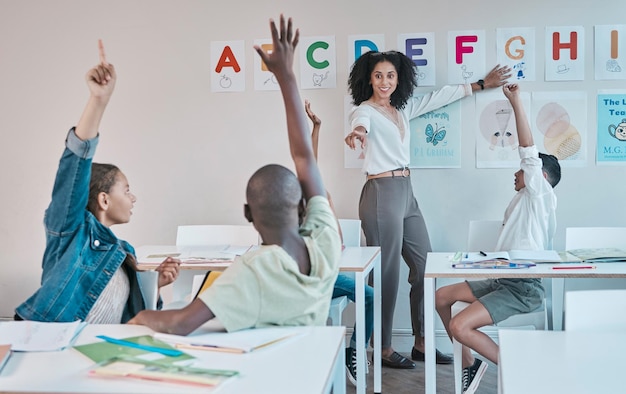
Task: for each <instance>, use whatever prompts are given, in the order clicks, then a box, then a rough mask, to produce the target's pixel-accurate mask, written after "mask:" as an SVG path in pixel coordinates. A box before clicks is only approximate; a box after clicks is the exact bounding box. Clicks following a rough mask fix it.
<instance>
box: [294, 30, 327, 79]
mask: <svg viewBox="0 0 626 394" xmlns="http://www.w3.org/2000/svg"><path fill="white" fill-rule="evenodd" d="M298 45H299V46H300V88H301V89H333V88H336V87H337V61H336V58H337V51H336V48H335V37H334V36H323V37H321V36H320V37H300V43H299V44H298Z"/></svg>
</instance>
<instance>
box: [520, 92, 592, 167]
mask: <svg viewBox="0 0 626 394" xmlns="http://www.w3.org/2000/svg"><path fill="white" fill-rule="evenodd" d="M530 119H531V120H530V122H531V129H532V130H533V138H534V140H535V145H536V146H537V149H539V152H544V153H549V154H551V155H554V156H556V157H557V159H559V163H560V164H561V166H562V167H583V166H585V165H586V163H587V155H586V153H585V152H586V151H587V132H586V130H587V94H586V93H585V92H582V91H580V92H578V91H568V92H533V93H532V101H531V118H530Z"/></svg>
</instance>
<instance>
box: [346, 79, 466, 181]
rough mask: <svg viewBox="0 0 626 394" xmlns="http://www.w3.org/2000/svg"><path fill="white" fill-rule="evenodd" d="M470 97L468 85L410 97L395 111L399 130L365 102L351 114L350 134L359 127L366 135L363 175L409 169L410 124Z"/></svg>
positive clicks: (390, 120) (383, 114)
mask: <svg viewBox="0 0 626 394" xmlns="http://www.w3.org/2000/svg"><path fill="white" fill-rule="evenodd" d="M471 94H472V87H471V85H469V84H467V85H455V86H444V87H442V88H441V89H439V90H435V91H432V92H430V93H427V94H425V95H423V96H420V97H411V98H410V99H409V101H408V102H407V103H406V106H405V107H404V108H403V109H402V110H400V111H398V112H399V113H400V115H401V119H400V127H398V125H396V123H395V122H394V121H393V120H392V119H391V118H390V117H389V116H388V115H386V114H385V113H383V112H381V111H380V110H379V109H377V107H376V105H375V104H374V105H372V104H371V103H370V102H369V101H364V102H363V103H361V104H360V105H359V106H358V107H355V108H354V109H353V110H352V111H351V112H350V125H351V127H352V130H354V129H355V128H357V127H358V126H362V127H363V128H365V130H366V131H367V143H366V146H365V160H364V162H363V172H364V173H366V174H380V173H381V172H386V171H391V170H395V169H397V168H403V167H408V166H409V162H410V148H411V133H410V129H409V121H410V120H411V119H413V118H416V117H418V116H420V115H422V114H425V113H427V112H430V111H433V110H435V109H438V108H441V107H443V106H444V105H447V104H450V103H452V102H454V101H456V100H459V99H461V98H463V97H465V96H470V95H471Z"/></svg>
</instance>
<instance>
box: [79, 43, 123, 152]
mask: <svg viewBox="0 0 626 394" xmlns="http://www.w3.org/2000/svg"><path fill="white" fill-rule="evenodd" d="M98 51H99V53H100V64H98V65H97V66H95V67H94V68H92V69H91V70H89V71H88V72H87V75H86V76H85V79H86V80H87V86H88V87H89V93H90V95H89V100H88V101H87V105H86V106H85V109H84V110H83V114H82V115H81V117H80V119H79V121H78V124H77V125H76V131H75V132H76V136H77V137H78V138H80V139H81V140H89V139H92V138H95V137H96V136H97V135H98V128H99V127H100V121H101V120H102V115H103V114H104V110H105V109H106V106H107V104H108V103H109V99H110V98H111V94H113V89H114V88H115V80H116V79H117V76H116V74H115V68H114V67H113V65H112V64H109V63H108V62H107V60H106V54H105V53H104V45H103V44H102V40H98Z"/></svg>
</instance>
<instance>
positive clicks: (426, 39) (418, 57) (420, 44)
mask: <svg viewBox="0 0 626 394" xmlns="http://www.w3.org/2000/svg"><path fill="white" fill-rule="evenodd" d="M398 50H399V51H400V52H402V53H404V54H405V55H406V56H407V57H408V58H409V59H411V60H413V63H415V67H416V72H417V86H420V87H421V86H435V82H436V76H437V74H436V69H435V33H412V34H400V35H398Z"/></svg>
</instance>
